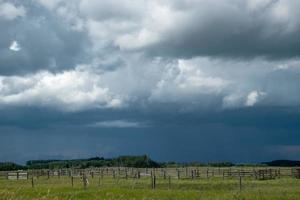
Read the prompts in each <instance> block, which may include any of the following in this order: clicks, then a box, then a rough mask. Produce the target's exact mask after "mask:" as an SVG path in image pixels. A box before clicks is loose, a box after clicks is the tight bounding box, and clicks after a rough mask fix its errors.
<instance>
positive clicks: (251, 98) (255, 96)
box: [245, 91, 265, 106]
mask: <svg viewBox="0 0 300 200" xmlns="http://www.w3.org/2000/svg"><path fill="white" fill-rule="evenodd" d="M264 95H265V93H263V92H259V91H252V92H250V93H249V94H248V96H247V100H246V102H245V105H246V106H254V105H255V104H256V103H257V102H258V101H259V99H260V98H261V97H262V96H264Z"/></svg>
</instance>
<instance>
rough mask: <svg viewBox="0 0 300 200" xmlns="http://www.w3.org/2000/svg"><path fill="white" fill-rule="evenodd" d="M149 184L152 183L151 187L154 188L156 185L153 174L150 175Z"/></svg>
mask: <svg viewBox="0 0 300 200" xmlns="http://www.w3.org/2000/svg"><path fill="white" fill-rule="evenodd" d="M151 184H152V189H155V187H156V177H155V175H153V176H152V177H151Z"/></svg>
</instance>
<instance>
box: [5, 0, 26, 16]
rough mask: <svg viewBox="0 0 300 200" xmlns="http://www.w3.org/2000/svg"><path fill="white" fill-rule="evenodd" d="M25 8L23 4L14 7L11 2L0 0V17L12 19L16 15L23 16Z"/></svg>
mask: <svg viewBox="0 0 300 200" xmlns="http://www.w3.org/2000/svg"><path fill="white" fill-rule="evenodd" d="M25 15H26V10H25V8H24V7H23V6H19V7H16V6H15V5H13V4H12V3H8V2H1V1H0V19H1V18H4V19H6V20H14V19H15V18H17V17H24V16H25Z"/></svg>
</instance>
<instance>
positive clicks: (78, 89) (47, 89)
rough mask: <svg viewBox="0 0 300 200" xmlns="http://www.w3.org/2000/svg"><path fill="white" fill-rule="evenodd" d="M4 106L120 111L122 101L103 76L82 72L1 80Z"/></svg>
mask: <svg viewBox="0 0 300 200" xmlns="http://www.w3.org/2000/svg"><path fill="white" fill-rule="evenodd" d="M0 105H1V106H9V105H17V106H20V105H21V106H42V107H43V106H46V107H54V108H57V109H59V110H65V111H78V110H85V109H91V108H100V109H101V108H118V107H120V106H122V99H120V98H118V97H117V95H114V94H112V93H111V92H110V90H109V88H107V87H105V86H103V85H101V76H99V75H96V74H91V73H88V72H82V71H80V70H79V69H76V70H73V71H64V72H62V73H58V74H53V73H49V72H40V73H37V74H34V75H29V76H26V77H20V76H12V77H3V76H1V77H0Z"/></svg>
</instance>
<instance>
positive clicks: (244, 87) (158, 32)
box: [0, 0, 300, 161]
mask: <svg viewBox="0 0 300 200" xmlns="http://www.w3.org/2000/svg"><path fill="white" fill-rule="evenodd" d="M299 9H300V2H299V1H297V0H246V1H245V0H223V1H219V0H166V1H159V0H152V1H150V0H149V1H148V0H146V1H140V0H124V1H122V2H120V1H117V0H111V1H104V0H103V1H102V0H100V1H99V0H70V1H67V0H52V1H48V0H25V1H21V0H15V1H7V0H0V28H1V32H0V112H1V114H0V137H1V139H3V140H4V139H7V140H12V139H13V138H11V137H21V138H25V139H26V141H30V138H31V137H36V136H37V135H38V134H43V135H45V137H48V138H52V139H53V137H54V136H51V134H53V135H56V136H57V135H62V137H64V138H65V139H67V138H69V137H71V135H70V133H74V134H75V135H76V137H77V138H78V139H73V140H72V145H75V146H76V145H78V143H79V140H80V141H83V139H82V138H83V137H84V136H82V135H80V134H82V133H83V132H84V135H85V136H86V137H87V138H89V140H88V141H89V142H91V141H93V142H92V143H93V145H94V149H93V148H89V147H87V144H86V143H84V144H80V145H79V146H80V147H81V148H87V149H86V150H82V152H81V153H80V150H74V146H72V147H71V146H70V149H68V147H63V146H62V144H61V146H60V147H59V148H58V149H61V152H55V148H53V147H52V145H54V143H51V144H50V143H49V144H46V141H42V143H43V144H44V145H45V146H48V147H47V148H48V150H47V151H46V150H45V152H42V153H43V155H47V156H50V157H51V156H58V157H60V156H62V157H68V156H69V157H76V155H75V154H76V152H77V154H78V156H80V155H83V156H89V155H93V154H95V153H97V151H98V150H99V151H102V153H103V154H107V155H116V154H120V153H121V152H122V151H123V152H125V153H138V152H137V151H135V150H134V149H132V148H131V147H130V145H125V143H128V144H135V143H137V142H138V141H141V140H145V141H147V138H148V139H149V141H150V143H151V144H154V143H155V138H157V137H160V136H161V137H162V140H161V141H160V143H159V145H165V146H167V147H166V149H167V152H166V155H165V157H164V156H160V154H159V153H158V151H153V150H151V148H150V146H151V145H150V144H147V143H146V142H141V143H140V144H139V145H138V147H137V148H139V149H140V150H141V151H143V152H142V153H150V154H151V153H153V154H154V155H156V156H157V157H158V158H159V159H167V157H168V156H170V157H171V158H174V159H182V158H183V157H184V156H185V155H187V154H188V153H189V152H191V151H194V150H197V151H198V150H202V151H203V152H206V153H207V154H209V147H208V145H205V144H208V143H209V142H210V141H212V139H213V138H215V137H217V136H218V137H220V139H219V140H218V141H217V144H216V145H217V146H218V148H219V149H220V150H224V153H222V154H220V156H218V154H214V153H211V156H212V158H211V159H233V157H231V156H229V154H230V153H231V152H232V149H231V148H229V147H228V146H233V145H234V144H235V145H237V146H238V147H239V148H240V149H241V152H240V153H238V154H236V155H235V156H237V159H235V160H239V158H242V157H243V155H244V156H245V158H246V157H247V158H249V160H263V159H269V158H277V157H276V156H281V157H285V156H287V152H290V151H293V150H295V151H296V152H297V151H299V148H298V146H300V144H298V143H296V142H295V140H289V139H288V137H298V136H297V135H296V134H295V133H296V132H297V130H299V126H298V125H297V124H299V120H298V119H299V105H300V94H299V91H300V79H299V77H300V37H299V35H300V20H299V19H300V14H299V12H298V10H299ZM266 119H270V120H266ZM222 130H224V132H223V131H222ZM98 131H99V132H101V134H100V135H97V133H98ZM8 132H12V133H13V134H12V135H11V136H9V135H8ZM131 132H133V135H134V136H132V135H130V133H131ZM140 132H142V133H143V134H141V135H138V134H139V133H140ZM271 132H272V134H273V135H274V137H273V139H272V140H271V141H268V142H265V143H264V142H261V141H259V137H260V135H261V136H262V137H263V138H264V139H267V138H268V134H271ZM105 133H108V134H110V135H109V136H108V135H106V134H105ZM172 134H173V135H172ZM189 134H190V136H191V137H193V138H196V141H200V140H203V142H201V144H202V145H203V146H201V148H200V147H198V146H197V144H196V143H195V142H194V143H193V142H191V141H190V140H189V139H186V138H185V137H186V136H185V135H189ZM210 134H212V135H213V136H211V135H210ZM251 134H253V135H251ZM281 134H285V136H283V135H281ZM173 136H174V137H173ZM93 138H94V139H95V141H94V140H93ZM168 138H174V141H180V140H181V139H182V138H184V139H182V141H184V144H182V148H183V147H184V146H186V144H187V143H189V142H191V143H192V144H193V145H191V147H190V148H189V149H188V150H187V151H186V153H179V152H178V157H176V156H175V157H173V156H172V153H171V152H172V151H175V146H176V145H174V143H173V142H172V140H169V139H168ZM221 138H231V139H232V141H234V142H232V141H229V140H224V141H223V140H222V139H221ZM257 138H258V139H257ZM102 139H103V141H102ZM119 139H120V140H119ZM247 139H248V141H249V142H247ZM3 140H2V141H3ZM54 140H55V139H54ZM240 140H244V141H242V142H241V141H240ZM20 141H21V140H20ZM96 141H101V142H99V145H97V144H96V143H95V142H96ZM18 143H19V142H16V143H14V145H15V146H18ZM29 143H30V142H29ZM243 146H244V147H247V148H243ZM251 147H252V148H253V152H254V155H258V154H259V153H258V152H264V153H265V154H261V157H259V156H258V157H257V158H255V157H254V156H253V157H251V154H248V153H247V152H246V151H247V149H248V148H251ZM22 148H26V145H24V144H23V145H21V147H20V148H17V149H20V150H21V149H22ZM37 148H41V147H37ZM273 148H274V149H273ZM9 149H11V148H10V147H8V146H5V145H4V146H2V147H1V150H3V151H5V152H6V153H4V154H3V155H1V156H0V159H7V158H9V157H13V156H16V155H17V151H18V150H16V151H13V152H11V153H9V152H10V151H11V150H9ZM71 149H72V150H71ZM95 149H97V150H95ZM73 150H74V152H73V153H72V151H73ZM3 151H2V152H3ZM34 151H35V150H34V149H32V152H30V153H28V155H27V156H26V158H30V157H36V158H40V157H39V155H36V156H35V155H34V153H33V152H34ZM75 151H76V152H75ZM100 153H101V152H100ZM204 154H205V153H203V154H202V156H204ZM292 155H294V156H293V158H296V157H297V156H295V155H296V153H292ZM40 156H42V155H40ZM78 156H77V157H78ZM192 157H193V158H191V159H200V158H199V157H197V156H196V155H193V156H192ZM289 158H290V157H289ZM15 159H16V160H18V161H23V160H24V159H25V157H24V158H21V157H18V158H15ZM204 159H206V160H208V159H209V157H207V156H204Z"/></svg>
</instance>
